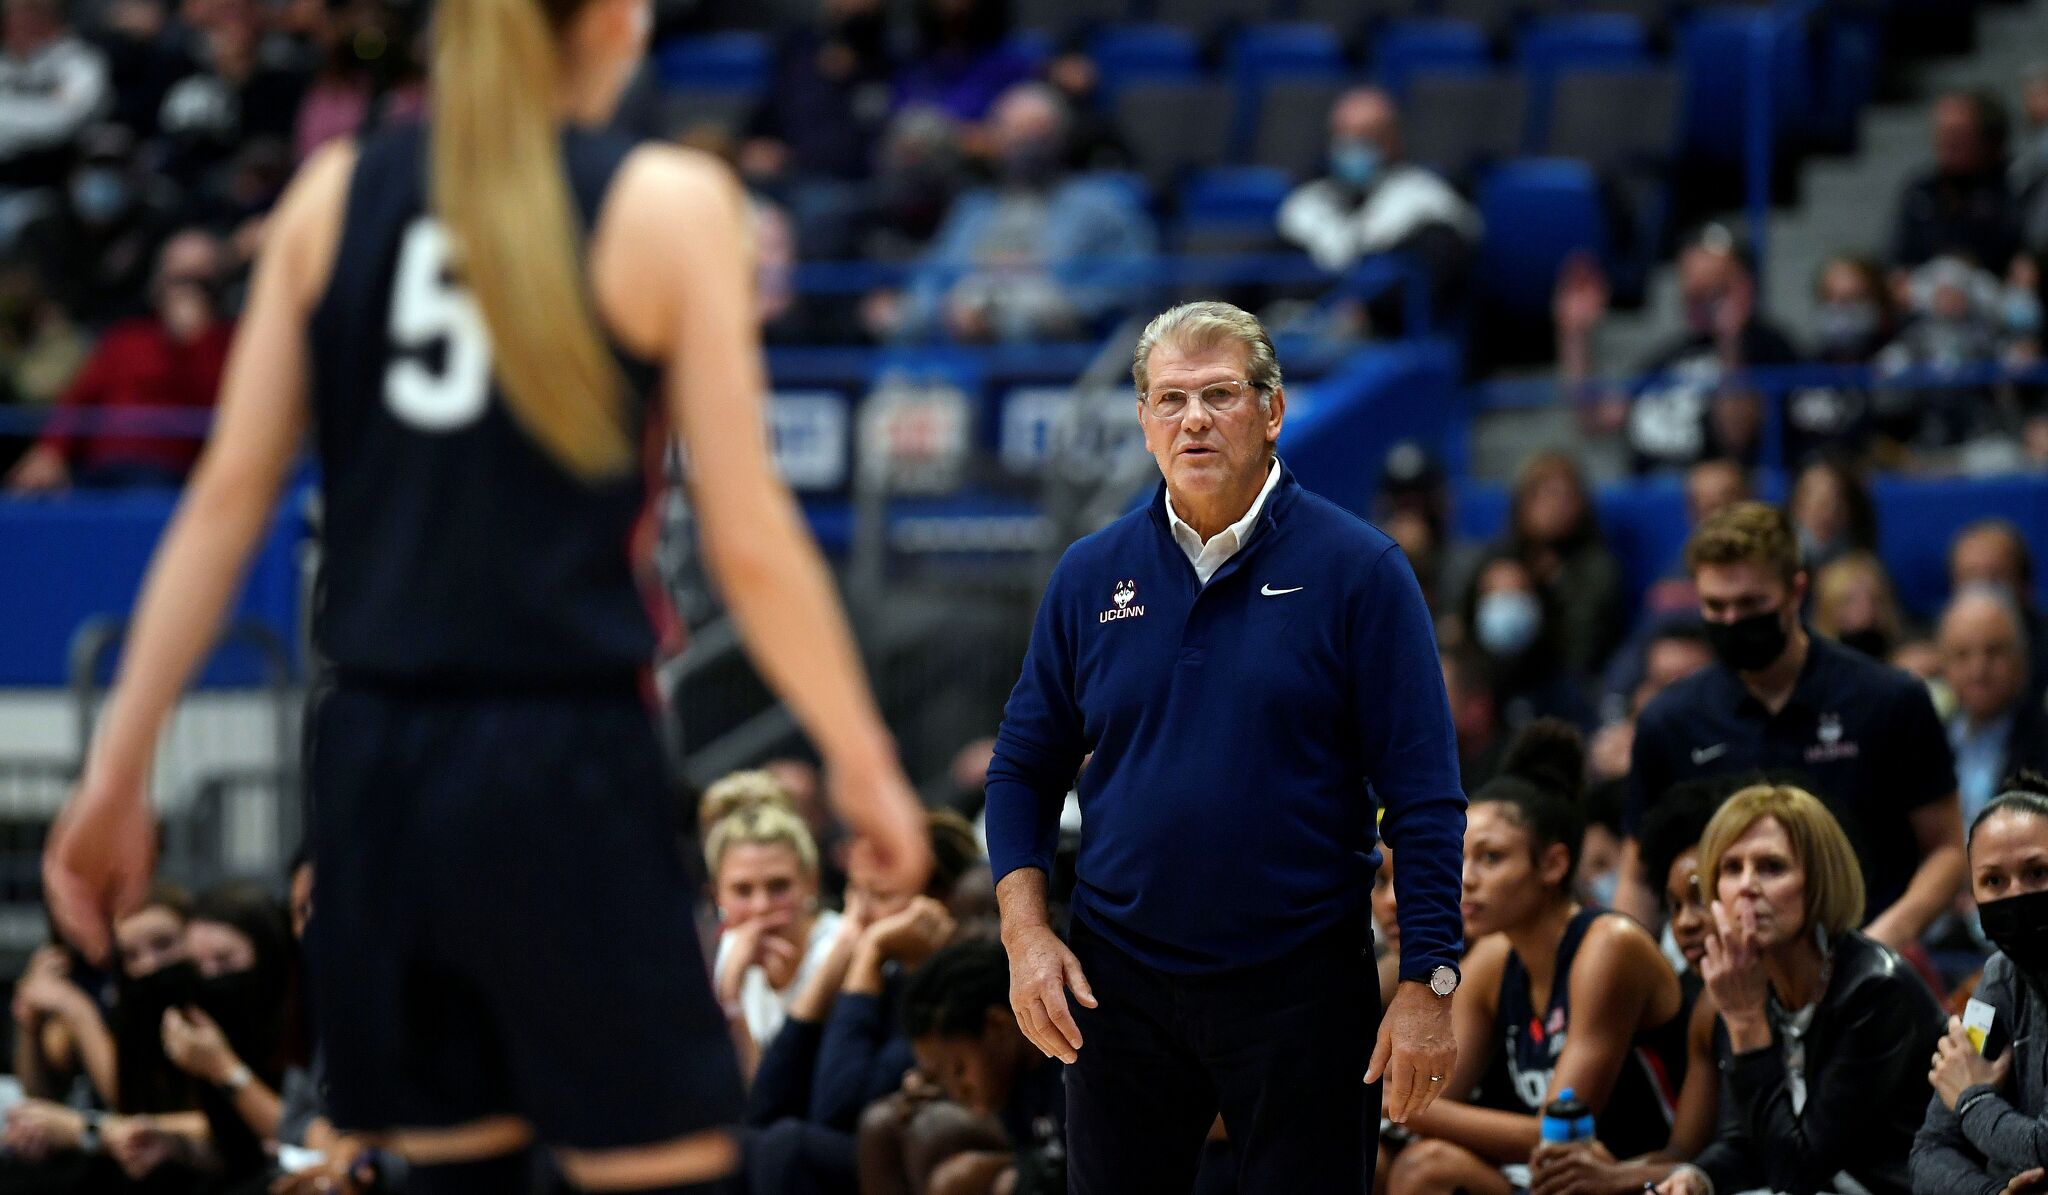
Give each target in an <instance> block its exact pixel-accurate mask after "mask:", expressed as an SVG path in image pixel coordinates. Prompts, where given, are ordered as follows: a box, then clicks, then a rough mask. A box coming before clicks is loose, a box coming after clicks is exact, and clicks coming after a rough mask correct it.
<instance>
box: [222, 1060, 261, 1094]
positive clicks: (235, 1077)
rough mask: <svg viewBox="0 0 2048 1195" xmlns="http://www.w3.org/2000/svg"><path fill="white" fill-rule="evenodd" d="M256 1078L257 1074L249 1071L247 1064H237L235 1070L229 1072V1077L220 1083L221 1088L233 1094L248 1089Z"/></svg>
mask: <svg viewBox="0 0 2048 1195" xmlns="http://www.w3.org/2000/svg"><path fill="white" fill-rule="evenodd" d="M255 1077H256V1076H255V1074H254V1073H252V1072H251V1071H250V1070H249V1068H248V1066H247V1065H246V1064H244V1063H236V1064H235V1069H233V1070H231V1071H229V1072H228V1073H227V1076H226V1077H225V1078H223V1079H222V1080H221V1081H220V1087H221V1089H222V1090H224V1091H226V1092H228V1093H230V1094H233V1093H234V1092H237V1091H240V1090H241V1089H242V1088H244V1087H247V1086H248V1085H249V1083H250V1081H251V1080H253V1079H255Z"/></svg>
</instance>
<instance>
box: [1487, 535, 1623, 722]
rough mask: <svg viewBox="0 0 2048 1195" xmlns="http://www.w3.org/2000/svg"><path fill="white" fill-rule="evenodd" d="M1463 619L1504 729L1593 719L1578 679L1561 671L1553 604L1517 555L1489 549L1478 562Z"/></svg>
mask: <svg viewBox="0 0 2048 1195" xmlns="http://www.w3.org/2000/svg"><path fill="white" fill-rule="evenodd" d="M1463 621H1464V626H1465V628H1466V635H1467V637H1468V639H1469V641H1470V642H1471V643H1472V644H1473V645H1474V646H1475V647H1477V648H1478V650H1479V654H1480V657H1481V658H1482V659H1483V660H1484V662H1485V666H1486V676H1487V684H1488V687H1490V688H1491V689H1492V690H1493V695H1494V704H1495V707H1496V709H1498V710H1499V716H1500V721H1501V724H1502V726H1504V727H1505V728H1506V729H1507V730H1508V731H1510V732H1512V731H1517V730H1520V729H1521V728H1522V727H1523V726H1526V725H1527V724H1528V723H1529V722H1531V721H1532V720H1534V719H1536V718H1544V717H1549V718H1563V719H1564V720H1565V721H1567V722H1570V723H1572V724H1573V725H1575V726H1586V725H1588V724H1589V723H1590V722H1591V721H1592V720H1593V710H1592V707H1591V705H1590V704H1589V703H1588V702H1587V701H1586V695H1585V693H1584V692H1583V691H1582V690H1581V688H1580V684H1581V682H1580V679H1579V677H1578V676H1577V675H1576V674H1575V673H1573V672H1572V671H1571V670H1570V669H1569V668H1568V667H1567V666H1566V662H1565V655H1564V642H1563V636H1564V628H1563V620H1562V618H1561V617H1560V616H1559V614H1558V607H1557V599H1556V598H1555V597H1554V596H1553V595H1552V591H1550V590H1549V589H1546V588H1544V587H1543V586H1542V585H1541V584H1540V583H1538V581H1537V580H1536V574H1535V572H1534V570H1533V569H1531V568H1530V567H1529V565H1527V564H1526V563H1524V562H1523V561H1522V559H1521V558H1520V557H1519V556H1514V555H1510V554H1506V553H1501V552H1496V553H1495V554H1494V555H1493V556H1491V557H1489V558H1488V559H1487V561H1486V562H1485V563H1484V564H1482V565H1480V567H1479V572H1478V574H1477V575H1476V576H1475V577H1474V578H1473V581H1472V586H1471V588H1470V589H1469V590H1467V591H1466V596H1465V604H1464V614H1463Z"/></svg>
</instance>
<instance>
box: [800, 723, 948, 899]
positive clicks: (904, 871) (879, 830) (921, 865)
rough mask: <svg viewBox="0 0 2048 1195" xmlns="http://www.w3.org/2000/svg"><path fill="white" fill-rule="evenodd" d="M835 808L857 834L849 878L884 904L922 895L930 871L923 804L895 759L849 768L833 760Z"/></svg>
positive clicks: (830, 776)
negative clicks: (873, 764) (897, 899)
mask: <svg viewBox="0 0 2048 1195" xmlns="http://www.w3.org/2000/svg"><path fill="white" fill-rule="evenodd" d="M826 776H827V778H828V781H829V787H830V791H831V797H832V807H833V808H834V809H835V810H837V811H838V813H839V817H840V820H842V821H844V822H845V823H846V827H847V829H849V830H851V831H852V832H853V836H854V843H853V849H852V851H851V852H850V853H849V854H848V856H847V876H848V879H849V880H851V881H852V882H853V883H855V884H858V885H860V886H861V887H863V888H866V889H867V890H868V891H869V892H871V893H873V894H874V895H875V896H876V897H878V898H880V899H882V900H884V901H886V900H888V899H889V898H891V897H905V896H914V895H916V894H917V893H919V892H922V891H924V886H925V881H926V880H927V879H929V878H930V876H931V870H932V847H931V831H930V829H929V827H928V826H927V823H926V821H925V812H924V805H923V804H922V803H921V802H920V801H919V800H918V799H917V793H916V791H915V790H913V789H912V788H911V787H910V780H909V778H908V777H906V776H904V774H903V768H902V766H901V765H899V764H898V763H897V762H896V761H895V759H894V758H893V757H891V758H890V759H889V760H888V761H887V762H886V763H884V764H881V765H877V766H870V767H867V768H859V769H849V768H845V767H841V766H839V765H838V763H837V761H829V762H828V766H827V769H826Z"/></svg>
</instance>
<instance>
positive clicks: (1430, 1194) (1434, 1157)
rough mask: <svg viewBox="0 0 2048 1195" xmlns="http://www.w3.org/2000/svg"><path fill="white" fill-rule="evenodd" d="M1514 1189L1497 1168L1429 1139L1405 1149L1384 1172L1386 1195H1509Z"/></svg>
mask: <svg viewBox="0 0 2048 1195" xmlns="http://www.w3.org/2000/svg"><path fill="white" fill-rule="evenodd" d="M1514 1189H1515V1188H1514V1185H1513V1184H1512V1183H1510V1182H1508V1180H1507V1177H1506V1176H1505V1175H1503V1174H1502V1173H1501V1172H1500V1167H1498V1166H1495V1165H1494V1164H1492V1163H1491V1162H1488V1161H1487V1160H1486V1159H1484V1158H1482V1157H1480V1156H1479V1155H1478V1154H1475V1153H1473V1152H1472V1151H1471V1150H1468V1149H1466V1148H1464V1147H1463V1146H1460V1145H1453V1144H1451V1143H1450V1142H1448V1141H1438V1140H1434V1139H1430V1138H1425V1139H1423V1140H1421V1141H1413V1142H1410V1143H1409V1144H1408V1145H1406V1146H1404V1147H1403V1148H1402V1150H1401V1152H1400V1153H1398V1154H1396V1155H1394V1164H1393V1166H1392V1167H1391V1168H1390V1169H1389V1170H1388V1172H1387V1195H1438V1193H1439V1192H1443V1191H1464V1192H1466V1193H1467V1195H1512V1193H1513V1191H1514Z"/></svg>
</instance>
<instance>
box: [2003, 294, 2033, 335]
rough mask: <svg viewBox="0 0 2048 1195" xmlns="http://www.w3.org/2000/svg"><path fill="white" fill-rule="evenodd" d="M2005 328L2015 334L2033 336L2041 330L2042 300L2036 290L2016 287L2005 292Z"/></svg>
mask: <svg viewBox="0 0 2048 1195" xmlns="http://www.w3.org/2000/svg"><path fill="white" fill-rule="evenodd" d="M2005 330H2006V331H2007V332H2010V333H2012V334H2013V335H2014V336H2033V335H2035V334H2036V333H2038V332H2040V330H2041V300H2040V299H2038V298H2035V297H2034V292H2032V291H2030V290H2023V289H2019V288H2015V289H2012V290H2008V291H2006V292H2005Z"/></svg>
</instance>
